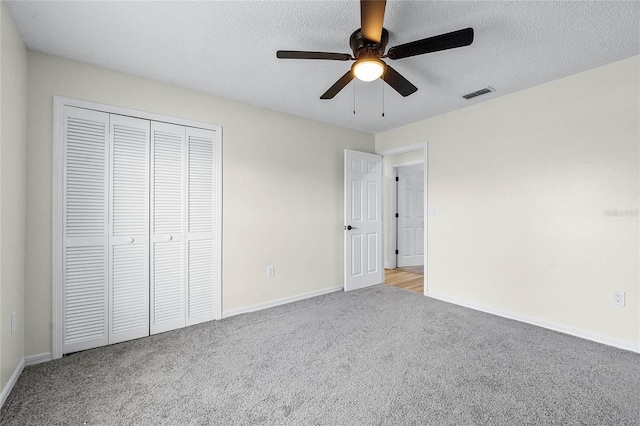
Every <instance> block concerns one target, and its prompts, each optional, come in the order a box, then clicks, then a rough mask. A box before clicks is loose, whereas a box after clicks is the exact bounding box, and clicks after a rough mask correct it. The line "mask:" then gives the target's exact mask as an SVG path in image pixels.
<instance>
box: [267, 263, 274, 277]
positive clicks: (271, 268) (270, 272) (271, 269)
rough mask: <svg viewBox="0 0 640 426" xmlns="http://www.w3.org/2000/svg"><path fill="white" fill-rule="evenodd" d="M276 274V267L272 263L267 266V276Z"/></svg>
mask: <svg viewBox="0 0 640 426" xmlns="http://www.w3.org/2000/svg"><path fill="white" fill-rule="evenodd" d="M275 276H276V267H275V266H273V265H269V266H267V278H273V277H275Z"/></svg>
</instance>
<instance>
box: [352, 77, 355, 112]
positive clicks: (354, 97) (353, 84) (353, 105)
mask: <svg viewBox="0 0 640 426" xmlns="http://www.w3.org/2000/svg"><path fill="white" fill-rule="evenodd" d="M352 86H353V113H354V114H355V113H356V82H355V81H354V82H353V84H352Z"/></svg>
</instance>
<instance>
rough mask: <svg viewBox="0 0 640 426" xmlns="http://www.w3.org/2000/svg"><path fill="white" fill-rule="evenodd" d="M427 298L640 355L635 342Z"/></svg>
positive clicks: (455, 301)
mask: <svg viewBox="0 0 640 426" xmlns="http://www.w3.org/2000/svg"><path fill="white" fill-rule="evenodd" d="M425 296H427V297H431V298H433V299H438V300H442V301H443V302H448V303H452V304H454V305H459V306H463V307H465V308H469V309H474V310H476V311H482V312H486V313H488V314H492V315H497V316H499V317H503V318H508V319H512V320H516V321H520V322H526V323H527V324H532V325H536V326H538V327H543V328H547V329H549V330H553V331H558V332H560V333H564V334H569V335H571V336H575V337H580V338H582V339H587V340H591V341H593V342H597V343H602V344H604V345H608V346H613V347H616V348H619V349H625V350H627V351H631V352H636V353H640V345H639V344H637V343H634V342H629V341H626V340H619V339H614V338H611V337H608V336H604V335H602V334H598V333H593V332H591V331H587V330H581V329H578V328H574V327H569V326H567V325H563V324H558V323H555V322H551V321H546V320H543V319H539V318H534V317H528V316H526V315H521V314H518V313H515V312H509V311H503V310H501V309H496V308H492V307H488V306H483V305H479V304H476V303H472V302H466V301H464V300H459V299H455V298H451V297H447V296H442V295H439V294H437V293H433V292H427V293H426V294H425Z"/></svg>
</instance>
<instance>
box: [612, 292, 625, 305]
mask: <svg viewBox="0 0 640 426" xmlns="http://www.w3.org/2000/svg"><path fill="white" fill-rule="evenodd" d="M624 302H625V293H624V291H619V290H612V291H611V304H612V305H617V306H624V304H625V303H624Z"/></svg>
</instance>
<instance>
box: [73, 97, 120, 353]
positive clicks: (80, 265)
mask: <svg viewBox="0 0 640 426" xmlns="http://www.w3.org/2000/svg"><path fill="white" fill-rule="evenodd" d="M63 120H64V121H63V129H64V130H63V132H64V135H63V151H64V159H63V169H64V175H63V195H62V197H63V202H62V205H63V207H62V209H63V213H62V215H63V216H62V217H63V223H62V234H63V238H62V239H63V243H62V244H63V247H62V298H63V306H62V329H63V344H62V350H63V352H64V353H69V352H75V351H81V350H85V349H89V348H93V347H96V346H102V345H106V344H107V342H108V334H107V323H108V306H107V281H108V265H107V250H108V237H107V235H108V229H107V206H108V184H107V182H108V172H109V170H108V165H109V114H106V113H102V112H96V111H90V110H85V109H80V108H73V107H69V106H65V107H64V117H63Z"/></svg>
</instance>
